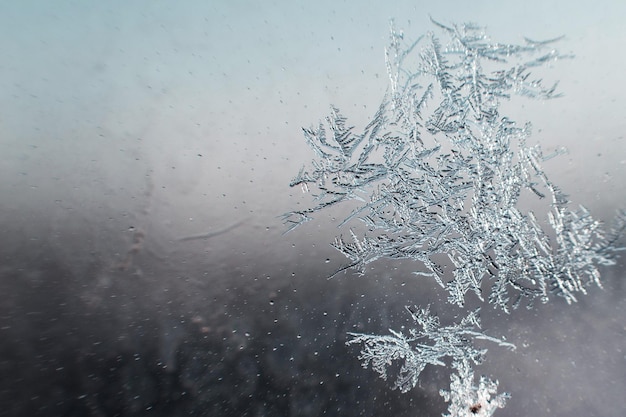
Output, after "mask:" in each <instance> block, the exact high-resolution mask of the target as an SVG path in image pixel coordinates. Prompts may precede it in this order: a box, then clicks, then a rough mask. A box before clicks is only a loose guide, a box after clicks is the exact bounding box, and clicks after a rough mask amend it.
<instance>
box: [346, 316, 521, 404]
mask: <svg viewBox="0 0 626 417" xmlns="http://www.w3.org/2000/svg"><path fill="white" fill-rule="evenodd" d="M407 310H408V311H409V312H410V313H411V316H412V317H413V320H414V321H415V322H417V323H418V324H419V326H420V327H421V328H422V330H417V329H411V330H410V331H409V335H408V336H405V335H404V334H402V333H401V332H396V331H394V330H389V331H390V332H391V335H387V336H374V335H367V334H360V333H349V334H350V336H352V339H351V340H349V341H348V342H347V344H348V345H350V344H355V343H358V344H363V349H362V350H361V354H360V356H359V359H360V360H361V361H362V362H363V367H364V368H367V367H368V366H369V365H371V366H372V369H374V370H375V371H376V372H378V373H379V374H380V376H381V378H383V379H385V380H386V379H387V367H388V366H390V365H391V364H392V362H393V361H396V360H398V361H402V362H403V364H402V367H401V368H400V372H399V375H398V377H397V379H396V382H395V384H394V388H398V389H399V390H400V391H402V392H407V391H409V390H410V389H411V388H414V387H415V385H417V381H418V378H419V375H420V373H421V372H422V371H423V370H424V368H425V367H426V365H439V366H446V363H445V362H444V359H445V358H451V359H452V360H453V362H454V363H462V362H467V361H471V362H473V363H475V364H479V363H481V362H482V361H483V357H484V355H485V353H486V351H487V350H486V349H477V348H476V347H474V346H473V345H472V343H471V340H472V339H483V340H489V341H492V342H496V343H498V344H499V345H500V346H506V347H509V348H511V349H515V347H514V346H513V345H512V344H510V343H507V342H504V341H502V340H499V339H496V338H493V337H489V336H486V335H484V334H482V333H480V332H477V331H475V330H474V329H475V328H480V319H479V316H478V312H477V311H475V312H471V313H470V314H469V315H468V316H467V317H465V318H464V319H463V320H461V322H460V323H458V324H455V325H452V326H446V327H442V326H441V325H440V324H439V318H438V317H437V316H432V315H431V314H430V309H429V308H426V309H419V310H416V311H415V312H414V311H413V310H412V309H410V308H407ZM468 366H469V365H468Z"/></svg>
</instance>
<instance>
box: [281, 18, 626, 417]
mask: <svg viewBox="0 0 626 417" xmlns="http://www.w3.org/2000/svg"><path fill="white" fill-rule="evenodd" d="M433 24H434V25H435V26H436V28H437V29H438V30H439V31H440V32H442V33H443V34H444V36H445V38H446V40H445V42H442V41H441V40H440V38H439V37H437V36H436V35H435V34H434V33H428V34H427V35H425V36H422V37H421V38H419V39H418V40H417V41H415V42H412V43H407V42H405V39H404V35H403V34H402V33H401V32H398V31H396V30H395V29H394V27H393V25H392V29H391V36H390V44H389V47H388V48H387V50H386V53H385V57H386V65H387V72H388V75H389V80H390V84H389V89H388V92H387V94H386V95H385V97H384V99H383V101H382V103H381V105H380V107H379V108H378V111H377V112H376V114H375V115H374V117H373V119H372V121H371V122H370V123H369V124H368V125H367V126H366V127H365V129H364V130H363V131H362V132H360V133H355V132H354V127H353V126H350V125H348V124H347V119H346V118H345V117H344V116H343V115H342V114H341V112H340V111H339V109H337V108H335V107H331V112H330V115H329V116H328V117H327V118H326V120H325V123H322V122H320V124H319V125H318V126H313V127H310V128H308V129H303V131H304V137H305V140H306V142H307V143H308V144H309V146H310V147H311V148H312V149H313V151H314V153H315V155H316V159H315V160H313V161H312V163H311V165H310V166H309V167H303V168H302V169H301V170H300V172H299V174H298V175H297V176H296V178H294V179H293V180H292V181H291V183H290V185H291V186H292V187H294V186H300V187H301V188H302V190H303V191H304V192H309V191H310V190H314V191H313V192H314V193H315V194H314V197H315V202H316V203H315V205H314V206H313V207H310V208H308V209H304V210H298V211H293V212H290V213H286V214H285V215H284V220H285V223H286V224H287V225H288V229H289V230H292V229H294V228H296V227H298V226H300V225H301V224H302V223H304V222H307V221H309V220H311V216H312V215H313V214H314V213H316V212H317V211H320V210H323V209H326V208H329V207H332V206H335V205H338V204H340V203H344V202H347V201H353V202H356V204H357V208H356V209H354V210H353V211H352V213H351V214H350V215H349V216H348V217H347V218H345V219H344V221H343V222H342V223H341V224H340V227H342V226H344V225H346V224H348V223H353V220H355V219H359V220H361V221H362V223H363V224H364V225H365V229H366V230H367V231H366V232H365V233H363V234H359V233H357V232H355V230H356V229H353V228H350V229H349V237H344V236H343V235H341V236H338V237H337V238H335V241H334V243H333V244H332V246H333V247H335V248H336V249H337V250H338V251H340V252H341V253H342V254H344V255H345V256H346V257H347V258H348V259H349V261H350V263H349V264H348V265H347V266H345V267H344V268H341V269H340V270H339V271H337V272H342V271H345V270H347V269H349V268H353V269H355V270H357V271H358V272H359V273H361V274H363V273H365V269H366V266H367V265H368V264H369V263H371V262H373V261H376V260H378V259H380V258H388V259H410V260H413V261H416V262H418V264H419V265H418V266H417V267H416V270H415V272H414V274H415V275H416V276H425V277H430V278H432V279H434V280H435V281H436V282H437V283H438V284H439V285H440V286H441V287H443V288H445V289H446V290H447V292H448V302H449V303H451V304H455V305H457V306H460V307H463V306H464V304H465V297H466V295H467V293H468V292H470V293H473V294H475V296H476V297H478V298H479V299H480V300H481V301H483V302H488V303H489V304H491V305H493V306H494V307H495V308H499V309H501V310H503V311H505V312H507V313H510V312H511V310H512V309H515V308H517V307H518V306H519V305H520V304H521V303H522V301H523V300H524V302H525V304H526V306H527V307H528V308H532V306H533V302H534V301H535V300H537V299H539V300H540V301H541V302H544V303H545V302H547V301H548V300H549V298H550V295H554V296H558V297H563V298H564V299H565V300H566V301H567V302H568V303H571V302H575V301H576V300H577V298H576V297H577V296H578V295H579V294H581V293H582V294H584V293H586V289H587V288H588V287H589V286H590V285H593V284H595V285H598V286H599V285H601V283H600V273H599V267H600V266H603V265H612V264H614V263H615V261H614V257H615V254H616V252H617V251H620V250H623V249H624V248H623V247H622V246H620V245H619V244H618V243H619V240H620V238H621V237H622V236H623V234H624V232H625V231H626V211H621V212H619V213H618V216H617V219H616V222H615V226H614V227H613V229H612V230H610V231H609V232H608V233H606V234H605V233H604V232H603V230H602V228H601V224H600V222H598V221H597V220H595V219H594V218H593V217H592V216H591V214H590V213H589V212H588V211H587V210H586V209H585V208H584V207H582V206H577V207H575V206H573V204H572V203H571V202H570V200H569V198H568V197H567V196H566V195H565V193H564V192H563V191H562V190H561V189H560V188H559V187H558V186H557V185H556V184H554V183H553V182H552V180H550V179H549V178H548V176H547V174H546V173H545V172H544V171H543V169H542V167H541V164H542V163H543V162H544V161H546V160H548V159H550V158H552V157H554V156H558V155H559V154H561V153H563V152H564V150H557V151H555V152H552V153H551V154H549V155H546V154H544V153H543V151H542V150H541V148H540V146H538V145H536V146H530V145H528V144H527V139H528V138H529V136H530V134H531V125H530V123H526V124H524V125H521V126H520V125H518V124H517V123H515V122H514V121H513V120H511V119H510V118H508V117H506V116H503V115H501V114H500V110H501V104H502V101H503V100H508V99H510V98H511V97H512V95H521V96H525V97H530V98H538V99H551V98H554V97H558V96H559V94H558V93H556V87H557V84H556V83H555V84H552V85H549V86H546V85H544V83H543V82H542V81H541V80H540V79H534V78H532V77H531V70H532V69H534V68H536V67H538V66H541V65H544V64H547V63H550V62H554V61H557V60H560V59H563V58H570V57H569V56H566V55H562V54H560V53H559V52H558V51H556V50H555V49H551V47H552V44H553V43H554V42H555V41H557V40H558V39H552V40H548V41H533V40H530V39H525V42H524V43H523V44H522V45H512V44H501V43H497V42H493V41H491V40H490V39H489V38H488V37H487V36H486V35H485V33H484V32H483V30H482V29H481V28H480V27H478V26H476V25H473V24H464V25H458V26H457V25H455V26H446V25H443V24H441V23H438V22H435V21H433ZM537 202H543V203H544V207H545V211H544V213H545V217H544V219H543V220H539V219H538V217H537V215H536V214H535V212H534V211H533V210H531V209H530V207H534V205H536V203H537ZM444 267H447V268H448V270H447V271H446V269H445V268H444ZM483 281H489V282H490V290H489V293H488V294H487V295H486V296H485V295H484V294H483V290H482V288H483V287H484V285H483V284H484V283H483ZM407 309H408V310H409V312H410V313H411V315H412V317H413V319H414V321H415V322H416V323H417V324H418V325H419V327H420V328H421V330H418V329H412V330H410V331H409V334H408V335H405V334H403V333H401V332H396V331H393V330H390V332H391V334H390V335H383V336H377V335H368V334H356V333H351V334H350V336H351V337H352V339H350V340H349V341H348V342H347V343H348V344H359V345H361V346H362V350H361V354H360V356H359V358H360V360H361V361H362V362H363V366H364V367H368V366H371V367H372V368H373V369H374V370H375V371H376V372H378V373H379V374H380V375H381V377H383V378H385V379H387V376H388V375H387V372H388V367H389V366H391V365H392V364H393V363H394V362H400V363H401V367H400V370H399V373H398V376H397V377H396V380H395V383H394V388H397V389H400V390H401V391H402V392H406V391H408V390H410V389H412V388H413V387H415V386H416V384H417V382H418V378H419V376H420V374H421V372H422V371H423V370H424V368H425V367H426V366H427V365H439V366H446V364H448V363H449V364H451V367H452V373H451V380H450V389H449V390H441V391H440V393H441V395H442V396H443V397H444V399H445V400H446V402H448V403H449V408H448V411H449V414H448V416H475V415H479V416H490V415H492V414H493V413H494V411H495V410H496V409H497V408H501V407H504V405H505V401H506V399H507V398H508V394H506V393H504V394H497V385H498V383H497V381H493V380H491V379H489V378H486V377H481V378H480V380H479V382H478V386H476V385H475V383H474V371H473V370H472V365H473V364H474V365H475V364H479V363H481V362H482V360H483V357H484V354H485V352H486V350H481V349H478V348H476V347H474V345H473V343H472V342H473V340H474V339H483V340H488V341H491V342H496V343H498V344H500V345H503V346H507V347H513V346H512V345H510V344H508V343H506V342H504V341H502V340H499V339H496V338H493V337H489V336H486V335H484V334H483V333H481V332H479V331H477V330H476V328H479V327H480V323H479V319H478V312H477V311H475V312H470V313H469V314H468V315H467V317H465V318H464V319H462V320H461V321H460V322H459V323H457V324H453V325H451V326H445V327H442V326H441V325H440V323H439V319H438V318H437V317H436V316H432V315H430V312H429V309H428V308H426V309H410V308H407Z"/></svg>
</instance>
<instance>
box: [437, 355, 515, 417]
mask: <svg viewBox="0 0 626 417" xmlns="http://www.w3.org/2000/svg"><path fill="white" fill-rule="evenodd" d="M452 367H453V368H455V369H456V370H457V372H458V373H456V374H454V373H453V374H452V375H451V376H450V391H446V390H440V391H439V393H440V394H441V396H442V397H443V398H444V400H445V401H446V402H448V403H450V404H449V405H448V412H449V414H444V417H476V416H479V417H487V416H491V415H493V413H494V412H495V411H496V410H497V409H498V408H504V406H505V405H506V400H507V399H508V398H509V397H510V395H509V394H508V393H506V392H504V393H501V394H498V393H497V392H498V381H493V380H491V379H489V378H487V377H485V376H481V377H480V381H479V382H478V386H477V387H476V386H475V385H474V371H472V368H471V367H470V364H469V363H468V362H467V361H466V360H463V361H460V362H454V363H453V364H452Z"/></svg>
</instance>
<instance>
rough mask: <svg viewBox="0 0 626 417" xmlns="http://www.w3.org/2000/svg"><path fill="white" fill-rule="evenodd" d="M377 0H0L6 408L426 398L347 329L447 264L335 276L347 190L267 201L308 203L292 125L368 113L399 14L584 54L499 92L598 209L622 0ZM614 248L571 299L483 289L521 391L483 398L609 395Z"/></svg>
mask: <svg viewBox="0 0 626 417" xmlns="http://www.w3.org/2000/svg"><path fill="white" fill-rule="evenodd" d="M384 3H387V2H382V1H380V2H360V1H348V2H338V1H315V2H291V1H283V2H263V3H260V2H249V1H234V2H226V1H224V2H220V1H208V2H207V1H187V2H166V1H151V2H147V1H139V2H123V1H112V2H71V1H55V2H47V1H30V2H9V1H3V2H0V32H1V35H0V51H2V57H1V58H0V91H1V92H2V94H1V95H0V178H1V180H0V216H1V217H0V230H1V231H2V237H3V242H2V245H1V246H0V252H1V254H2V263H1V264H0V273H1V276H0V278H1V279H2V280H1V281H0V286H1V288H0V291H1V293H0V294H2V300H0V309H1V310H2V315H1V316H0V321H1V324H2V327H1V329H0V366H1V369H2V372H3V375H10V377H9V378H7V377H3V381H4V382H3V383H2V387H0V401H2V403H3V404H2V407H0V414H2V415H24V414H28V413H30V414H36V413H39V414H41V415H112V414H115V413H117V414H118V415H143V414H146V415H157V414H158V413H162V414H163V415H167V414H169V415H175V414H176V413H180V414H181V415H183V414H185V415H203V414H206V415H227V414H232V415H285V414H286V413H289V414H290V415H320V414H321V413H322V412H326V414H327V415H339V414H342V415H346V414H347V413H348V411H346V410H349V412H353V413H355V415H359V414H360V415H374V414H376V413H377V412H380V411H381V410H382V411H384V412H393V413H395V414H397V415H415V413H419V411H418V410H420V409H421V410H425V411H422V412H423V413H426V414H428V413H431V414H432V415H437V414H438V412H440V411H441V409H440V408H441V399H440V398H439V397H438V395H437V389H438V387H440V386H441V387H444V386H446V384H447V376H446V375H445V372H444V373H441V372H439V371H437V370H432V371H429V373H428V374H425V375H424V382H423V384H422V387H421V388H417V389H415V390H414V391H411V392H410V393H408V394H405V395H403V396H401V395H399V394H397V393H393V392H392V393H389V392H388V389H387V386H386V384H385V383H384V382H383V381H379V380H378V378H377V376H376V375H375V374H374V373H373V372H372V371H371V370H362V369H361V368H360V367H359V363H358V361H357V359H356V353H357V352H356V351H355V350H354V349H352V350H350V348H347V347H344V346H343V340H344V338H345V332H346V331H350V330H355V329H356V330H360V331H367V332H372V333H373V332H384V331H385V330H386V329H387V328H389V327H391V328H394V329H400V328H401V327H402V326H403V325H406V324H407V321H406V320H407V318H408V317H406V315H405V314H404V313H403V306H404V305H405V304H408V303H410V304H413V303H416V304H425V303H428V302H437V301H439V300H440V299H441V297H442V296H443V295H442V294H440V292H439V291H438V289H437V288H436V287H435V286H434V285H432V283H429V282H423V283H422V282H420V283H417V282H415V280H414V279H412V278H410V275H409V273H410V271H411V269H410V268H411V265H410V264H405V263H398V264H389V263H385V262H380V263H378V264H375V265H374V266H373V267H372V270H371V272H370V273H369V274H368V275H366V276H365V277H362V278H356V277H353V276H350V275H349V274H348V275H342V276H339V277H337V279H333V280H330V281H329V280H326V277H327V276H328V275H329V274H331V273H332V272H334V271H335V270H336V269H337V268H338V267H339V266H341V265H343V263H344V259H342V258H341V255H340V254H338V253H336V252H335V251H333V250H332V248H330V247H329V246H328V242H330V241H331V240H332V238H333V237H334V236H335V235H336V234H339V233H340V231H338V230H337V229H336V228H335V227H334V225H335V224H336V223H337V220H336V218H338V217H337V216H339V215H340V213H322V214H320V215H318V216H317V218H316V221H315V222H312V223H309V224H307V225H306V226H304V227H303V228H300V229H297V230H296V231H295V232H293V233H291V234H288V235H286V236H283V235H282V232H283V231H284V227H283V226H282V225H281V223H280V219H279V218H278V216H279V215H280V214H281V213H283V212H286V211H288V210H290V209H293V208H294V207H301V206H303V205H307V204H309V203H310V199H309V198H310V196H308V195H302V193H301V192H300V189H299V188H298V189H290V188H289V187H288V183H289V181H290V179H291V178H292V177H293V176H294V175H295V174H296V173H297V171H298V169H299V168H300V167H301V165H302V164H303V163H307V162H308V161H309V160H310V159H311V158H312V154H311V153H310V152H309V150H308V149H307V147H306V145H305V143H304V140H303V138H302V136H301V130H300V128H301V127H302V126H306V127H308V126H310V125H311V124H313V123H317V121H318V120H319V119H321V118H323V117H324V116H325V115H326V114H327V112H328V109H329V105H330V104H334V105H335V106H337V107H339V108H340V109H341V110H342V111H343V113H344V114H345V115H346V116H348V118H349V122H350V123H352V124H355V125H357V126H358V127H363V126H364V125H365V124H366V123H367V121H368V118H369V117H371V115H372V114H373V113H374V112H375V110H376V109H377V106H378V104H379V103H380V100H381V98H382V96H383V94H384V93H385V89H386V85H387V78H386V74H385V71H386V70H385V66H384V47H385V45H386V43H387V39H388V38H387V36H388V29H389V19H390V18H395V20H396V24H397V26H398V27H399V28H402V29H403V30H404V31H405V33H406V34H407V36H408V37H412V38H416V37H417V36H419V35H420V34H422V33H424V32H426V31H428V30H432V29H433V26H432V24H431V23H430V22H429V15H430V16H432V17H433V18H435V19H437V20H440V21H442V22H444V23H462V22H466V21H471V22H476V23H479V24H481V25H484V26H486V27H487V28H488V33H489V34H490V35H491V37H492V38H493V39H496V40H498V41H501V42H521V41H522V37H523V36H528V37H530V38H532V39H546V38H553V37H556V36H559V35H565V36H566V37H565V39H564V40H562V41H561V42H560V43H559V44H558V49H559V50H560V51H562V52H564V53H573V54H575V55H576V58H575V59H574V60H566V61H562V62H558V63H556V64H554V65H552V66H551V68H549V69H542V70H541V76H544V75H545V77H546V78H547V79H549V80H550V79H559V80H560V90H561V91H562V92H563V93H564V97H563V98H560V99H558V100H553V101H549V102H539V101H527V100H524V99H519V100H517V101H516V102H515V103H516V104H512V105H511V106H510V108H507V112H508V113H507V115H509V116H511V117H512V118H513V119H514V120H517V121H518V122H525V121H532V123H533V126H534V129H533V132H534V135H533V136H532V138H531V140H530V141H531V143H541V144H542V146H543V148H544V149H545V150H547V151H549V150H551V149H555V148H558V147H561V146H564V147H566V148H568V149H569V154H568V155H565V156H562V157H560V158H559V159H554V160H551V161H549V162H547V163H546V164H545V168H546V171H547V172H548V173H549V175H550V176H551V177H552V179H553V180H554V182H555V183H557V184H559V185H561V186H562V187H563V188H564V189H565V191H566V192H567V193H569V195H570V196H571V198H572V200H574V201H575V202H577V203H583V204H584V205H585V206H586V207H587V208H589V209H590V211H591V212H592V213H593V214H594V215H595V216H596V217H597V218H599V219H601V220H610V219H611V217H612V215H613V214H614V212H615V210H616V209H617V208H619V207H626V197H625V196H624V192H623V188H624V180H623V178H624V176H625V175H626V142H625V140H624V137H623V135H624V131H625V129H626V119H625V118H624V109H625V108H626V83H625V82H624V81H623V74H624V73H625V71H626V58H624V54H623V47H624V45H626V30H625V29H624V26H623V22H624V18H625V17H626V5H624V3H622V2H619V1H608V0H607V1H596V2H592V3H591V2H571V1H552V2H544V1H539V0H537V1H525V2H488V1H473V2H466V1H458V2H456V1H439V2H434V1H433V2H416V1H411V2H409V1H406V2H404V1H396V2H393V3H394V4H393V5H386V4H384ZM546 3H548V4H546ZM231 225H234V226H235V227H233V228H230V229H229V230H228V231H226V232H225V233H222V234H218V235H216V236H213V237H211V238H209V239H206V240H191V241H180V240H179V239H180V238H182V237H186V236H192V235H197V234H203V233H212V232H219V231H222V230H224V229H225V228H229V226H231ZM623 266H624V262H623V261H621V262H620V263H618V266H617V267H615V268H611V269H607V270H606V271H605V275H604V276H605V279H606V281H605V282H606V285H605V289H604V290H600V289H595V288H594V289H592V290H591V291H590V295H589V296H588V297H584V298H583V299H582V301H581V302H580V303H578V304H577V305H574V306H566V305H565V304H564V303H563V302H561V301H559V300H557V301H555V302H554V303H551V304H549V305H545V306H539V307H538V308H536V309H535V310H533V311H532V312H526V311H518V312H515V313H514V314H513V315H511V316H498V315H496V314H495V313H494V312H492V311H491V310H490V309H488V310H489V311H485V313H484V315H483V316H484V318H483V321H484V324H485V327H486V329H487V332H488V333H490V334H492V335H495V336H498V335H505V336H506V337H507V339H508V340H509V341H511V342H513V343H515V344H517V345H518V351H517V352H514V353H511V352H508V351H504V350H499V349H497V348H496V347H492V348H491V349H490V352H489V354H488V361H487V363H485V364H484V365H483V366H482V367H480V368H479V372H484V373H486V374H489V375H491V376H493V377H495V378H498V379H499V380H500V382H501V387H502V389H504V390H506V391H509V392H511V393H512V395H513V398H512V399H511V400H510V402H509V406H507V408H505V409H503V410H501V411H500V412H499V413H498V414H497V415H502V416H505V415H510V416H517V415H520V416H521V415H553V416H554V415H558V416H561V415H562V416H566V415H568V416H569V415H597V416H619V415H623V411H624V410H623V393H624V391H625V390H626V356H625V355H626V341H625V337H626V327H625V325H624V322H625V321H624V318H625V317H626V303H625V302H624V292H623V286H622V284H621V278H622V276H623V272H622V271H623ZM444 307H445V304H443V303H440V307H439V308H441V309H443V308H444ZM439 313H440V314H441V315H442V317H443V318H444V319H445V318H452V315H454V314H455V313H454V312H446V311H443V310H441V311H439ZM2 333H4V334H2ZM190 352H192V353H190ZM202 352H204V353H202ZM207 352H209V353H210V352H212V354H213V356H206V357H200V359H197V363H194V364H193V366H192V365H190V364H191V363H192V362H193V361H192V360H191V359H189V358H196V357H199V356H198V355H202V354H206V355H208V353H207ZM137 357H139V358H140V359H141V360H138V359H136V358H137ZM120 358H121V359H120ZM220 358H223V359H224V358H225V359H224V360H221V359H220ZM111 363H113V364H116V363H117V364H118V365H111ZM136 363H141V364H142V365H141V366H139V367H137V365H136ZM130 364H134V365H132V366H131V365H130ZM112 369H114V370H112ZM82 374H84V375H82ZM222 374H223V375H225V376H226V377H222V376H216V375H222ZM90 375H95V376H94V377H91V376H90ZM259 375H260V376H259ZM151 378H152V380H153V382H142V381H149V380H151ZM203 378H204V379H203ZM212 378H213V379H212ZM164 380H167V381H170V382H168V383H170V384H171V387H170V386H169V385H167V384H166V383H164V382H163V381H164ZM154 381H160V382H158V383H157V382H154ZM218 381H219V382H218ZM224 381H225V382H224ZM116 384H118V385H119V386H120V387H122V388H119V389H117V388H106V387H111V386H113V387H115V386H117V385H116ZM133 384H134V385H133ZM128 386H131V388H123V387H128ZM157 386H158V387H157ZM164 386H165V388H163V387H164ZM218 386H219V387H220V388H216V387H218ZM320 386H322V387H323V388H320ZM168 387H170V388H171V389H170V388H168ZM326 387H328V388H326ZM220 390H222V391H223V392H222V391H220ZM207 392H209V393H212V394H206V393H207ZM226 392H235V393H236V394H233V397H232V398H231V397H228V396H227V394H225V393H226ZM373 393H374V394H373ZM281 396H282V397H281ZM109 397H110V398H111V399H107V398H109ZM227 397H228V398H227ZM339 397H340V399H338V398H339ZM242 398H243V399H242ZM276 398H283V399H281V400H275V399H276ZM285 398H286V399H285ZM244 399H245V400H244ZM198 402H199V403H200V405H199V406H196V405H192V403H193V404H196V403H198ZM179 404H182V405H181V407H182V408H180V410H182V411H180V410H179V408H177V407H178V405H179ZM263 404H266V405H265V406H263ZM389 404H392V406H390V405H389ZM394 404H395V405H394ZM168 407H169V408H168ZM185 407H186V408H185ZM263 407H265V408H263ZM390 407H391V408H390ZM394 407H395V408H394ZM396 409H397V410H396ZM150 413H152V414H150ZM194 413H195V414H194Z"/></svg>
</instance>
